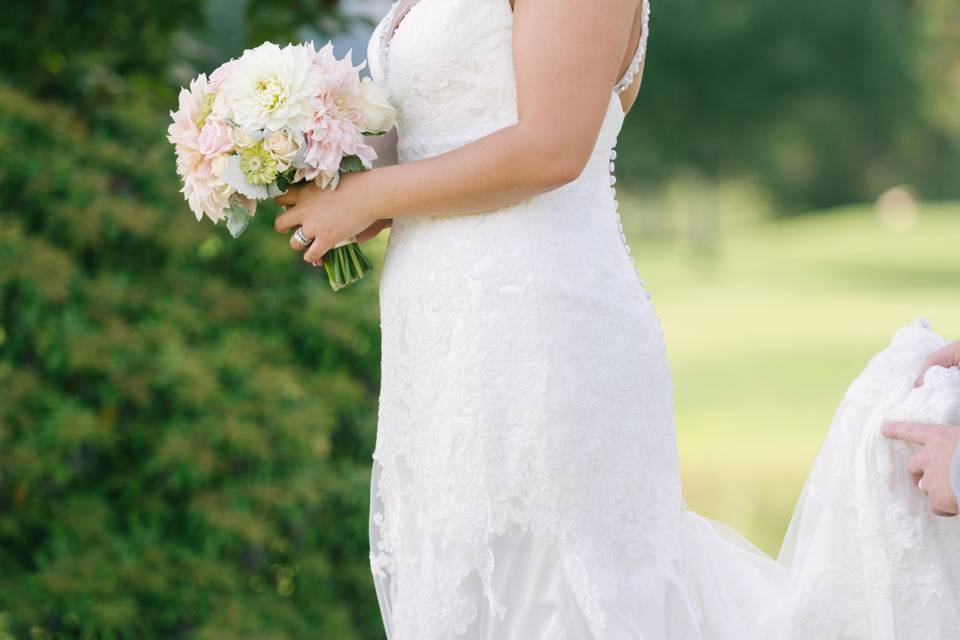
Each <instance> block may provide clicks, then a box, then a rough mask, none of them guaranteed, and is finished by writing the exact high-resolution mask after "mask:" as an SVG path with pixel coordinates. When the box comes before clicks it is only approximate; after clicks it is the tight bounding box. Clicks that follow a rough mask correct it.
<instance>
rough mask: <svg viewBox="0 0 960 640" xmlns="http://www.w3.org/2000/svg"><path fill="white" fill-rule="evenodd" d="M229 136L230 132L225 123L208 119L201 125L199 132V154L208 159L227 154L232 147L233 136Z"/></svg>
mask: <svg viewBox="0 0 960 640" xmlns="http://www.w3.org/2000/svg"><path fill="white" fill-rule="evenodd" d="M231 134H232V130H231V129H230V126H229V125H228V124H227V123H226V122H223V121H222V120H210V119H208V120H207V122H206V123H205V124H204V125H203V129H201V130H200V137H199V138H198V139H197V148H198V149H199V150H200V153H202V154H203V155H205V156H207V157H208V158H213V157H216V156H219V155H220V154H223V153H227V152H228V151H230V150H231V149H232V147H233V136H232V135H231Z"/></svg>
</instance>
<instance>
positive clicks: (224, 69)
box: [210, 60, 237, 91]
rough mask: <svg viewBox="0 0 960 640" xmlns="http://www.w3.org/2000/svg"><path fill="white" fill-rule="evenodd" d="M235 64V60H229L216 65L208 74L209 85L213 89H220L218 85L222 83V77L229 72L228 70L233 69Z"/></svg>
mask: <svg viewBox="0 0 960 640" xmlns="http://www.w3.org/2000/svg"><path fill="white" fill-rule="evenodd" d="M236 64H237V61H236V60H229V61H227V62H224V63H223V64H222V65H220V66H219V67H217V69H216V70H215V71H214V72H213V73H211V74H210V86H211V88H212V89H213V90H214V91H220V85H222V84H223V81H224V79H225V78H226V77H227V76H228V75H229V74H230V70H231V69H233V67H234V65H236Z"/></svg>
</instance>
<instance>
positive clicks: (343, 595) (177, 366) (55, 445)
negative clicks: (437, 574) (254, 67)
mask: <svg viewBox="0 0 960 640" xmlns="http://www.w3.org/2000/svg"><path fill="white" fill-rule="evenodd" d="M99 118H100V120H101V121H103V122H112V123H113V124H114V128H113V129H112V130H111V131H110V134H109V135H103V134H101V133H98V132H97V131H96V130H93V129H91V128H90V127H89V126H88V124H87V123H85V122H84V121H83V120H82V119H80V118H78V117H76V115H75V114H73V113H72V112H71V111H70V110H69V109H66V108H63V107H57V106H52V105H50V104H47V103H43V102H39V101H37V100H35V99H33V98H30V97H27V96H26V95H25V94H24V93H23V92H20V91H14V90H11V89H9V88H0V146H2V147H3V148H6V149H16V150H18V152H17V153H3V154H0V202H2V203H3V209H2V215H3V220H4V224H3V225H2V227H0V513H2V518H0V566H3V571H2V572H0V615H2V616H3V618H2V619H3V620H5V621H6V623H7V625H8V627H9V629H10V630H11V631H12V633H13V635H14V636H15V637H31V638H137V639H148V638H164V639H170V638H187V637H189V638H200V639H206V640H220V639H224V640H226V639H236V638H254V637H255V638H264V639H267V638H338V639H339V638H342V639H345V640H346V639H350V638H373V637H379V636H381V635H382V631H381V630H380V629H381V628H380V621H379V615H378V613H377V608H376V599H375V597H374V594H373V590H372V584H371V581H370V576H369V565H368V562H367V557H368V547H367V513H368V507H367V504H368V502H367V500H368V495H369V481H370V476H369V473H370V467H369V462H370V451H372V447H373V439H374V425H375V411H376V388H377V383H378V366H379V349H378V347H379V343H378V336H379V334H378V328H379V327H378V309H377V306H376V295H375V289H374V288H373V287H375V283H374V282H373V281H372V280H370V281H362V282H361V283H359V284H358V285H357V286H356V287H354V288H352V289H351V290H348V291H345V292H341V293H339V294H333V293H332V292H331V291H330V290H329V286H328V284H327V283H326V278H325V277H324V276H323V275H322V271H317V270H315V269H312V268H310V267H306V266H304V265H303V263H302V262H301V261H299V260H296V259H295V257H294V256H292V255H291V253H290V251H289V248H288V247H287V245H286V241H285V239H284V238H282V237H279V236H276V235H275V234H273V233H272V228H271V226H270V225H271V222H272V213H274V212H271V211H269V210H264V211H262V212H261V213H260V215H259V216H258V218H257V220H256V226H255V227H254V228H251V229H250V230H249V231H248V232H247V234H245V235H244V236H243V237H242V238H240V239H239V240H232V239H229V236H228V235H227V234H226V230H225V229H224V228H222V227H221V228H219V229H214V228H212V226H210V225H209V224H208V223H205V224H198V223H197V222H196V221H195V220H193V219H192V217H191V216H190V215H188V213H187V210H186V209H185V208H184V204H183V202H182V197H181V196H180V194H179V193H177V190H176V189H177V183H176V180H175V179H174V177H173V175H172V169H171V168H172V165H173V156H172V151H171V150H170V149H169V148H168V147H167V145H165V144H163V143H162V136H161V133H162V131H163V129H164V125H165V119H164V118H162V117H160V118H158V117H157V116H156V114H155V113H153V112H151V111H144V112H139V113H138V112H133V111H131V109H130V108H129V105H125V106H124V108H123V110H122V115H117V114H116V113H113V112H111V111H110V110H109V109H106V110H105V111H104V112H102V113H101V114H100V115H99ZM133 130H136V131H140V132H147V133H145V134H144V133H141V136H143V137H145V138H149V139H151V140H152V143H151V144H149V145H146V144H144V143H143V141H142V140H140V139H139V138H138V137H137V136H134V135H129V134H127V133H124V132H125V131H133ZM0 628H2V627H0Z"/></svg>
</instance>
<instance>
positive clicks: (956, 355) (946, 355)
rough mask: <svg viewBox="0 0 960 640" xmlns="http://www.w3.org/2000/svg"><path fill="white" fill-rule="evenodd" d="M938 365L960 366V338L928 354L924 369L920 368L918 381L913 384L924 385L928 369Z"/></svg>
mask: <svg viewBox="0 0 960 640" xmlns="http://www.w3.org/2000/svg"><path fill="white" fill-rule="evenodd" d="M937 366H939V367H944V368H945V369H949V368H950V367H956V366H960V340H955V341H953V342H951V343H950V344H948V345H946V346H943V347H940V348H939V349H937V350H936V351H934V352H933V353H931V354H930V355H928V356H927V359H926V360H924V362H923V369H921V370H920V376H919V377H918V378H917V381H916V382H914V383H913V386H914V387H919V386H920V385H922V384H923V376H924V375H925V374H926V373H927V369H929V368H930V367H937Z"/></svg>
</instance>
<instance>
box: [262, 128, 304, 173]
mask: <svg viewBox="0 0 960 640" xmlns="http://www.w3.org/2000/svg"><path fill="white" fill-rule="evenodd" d="M263 146H264V147H266V149H267V151H269V152H270V153H272V154H273V156H274V157H275V158H276V159H277V160H279V161H280V162H281V163H282V165H283V169H281V170H286V168H287V167H289V166H290V165H291V164H293V160H294V158H296V157H297V153H299V151H300V147H301V146H303V134H301V133H298V132H296V131H294V130H292V129H282V130H280V131H277V132H275V133H271V134H269V135H268V136H267V137H266V138H264V140H263Z"/></svg>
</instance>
